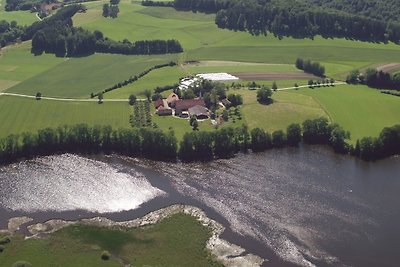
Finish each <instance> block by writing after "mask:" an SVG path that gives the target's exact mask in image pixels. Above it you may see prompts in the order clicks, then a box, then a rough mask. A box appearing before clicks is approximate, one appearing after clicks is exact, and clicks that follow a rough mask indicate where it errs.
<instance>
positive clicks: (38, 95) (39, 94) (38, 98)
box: [36, 92, 42, 100]
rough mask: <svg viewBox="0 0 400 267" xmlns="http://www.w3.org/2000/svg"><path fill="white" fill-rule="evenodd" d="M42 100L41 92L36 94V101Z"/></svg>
mask: <svg viewBox="0 0 400 267" xmlns="http://www.w3.org/2000/svg"><path fill="white" fill-rule="evenodd" d="M40 99H42V93H41V92H37V93H36V100H40Z"/></svg>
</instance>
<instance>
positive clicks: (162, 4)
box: [142, 0, 174, 7]
mask: <svg viewBox="0 0 400 267" xmlns="http://www.w3.org/2000/svg"><path fill="white" fill-rule="evenodd" d="M142 6H160V7H173V6H174V2H166V1H151V0H143V1H142Z"/></svg>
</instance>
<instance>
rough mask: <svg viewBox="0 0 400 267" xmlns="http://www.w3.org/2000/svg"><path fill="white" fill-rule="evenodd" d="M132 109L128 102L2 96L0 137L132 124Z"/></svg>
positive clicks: (0, 101) (0, 102)
mask: <svg viewBox="0 0 400 267" xmlns="http://www.w3.org/2000/svg"><path fill="white" fill-rule="evenodd" d="M132 112H133V109H132V108H131V107H130V106H129V105H128V101H126V103H120V102H104V103H103V104H97V102H62V101H52V100H43V99H42V100H34V99H26V98H20V97H12V96H1V97H0V122H1V124H0V137H5V136H7V135H8V134H21V133H23V132H36V131H37V130H39V129H43V128H46V127H53V128H56V127H58V126H62V125H75V124H78V123H87V124H88V125H110V126H112V127H113V128H119V127H122V128H123V127H131V126H130V124H129V115H130V114H131V113H132Z"/></svg>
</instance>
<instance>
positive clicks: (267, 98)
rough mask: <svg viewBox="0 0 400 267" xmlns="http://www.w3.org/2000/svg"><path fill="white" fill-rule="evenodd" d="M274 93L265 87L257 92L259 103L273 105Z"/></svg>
mask: <svg viewBox="0 0 400 267" xmlns="http://www.w3.org/2000/svg"><path fill="white" fill-rule="evenodd" d="M271 96H272V91H271V89H270V88H269V87H263V88H261V89H259V90H258V91H257V101H258V102H259V103H261V104H265V105H268V104H271V103H272V99H271Z"/></svg>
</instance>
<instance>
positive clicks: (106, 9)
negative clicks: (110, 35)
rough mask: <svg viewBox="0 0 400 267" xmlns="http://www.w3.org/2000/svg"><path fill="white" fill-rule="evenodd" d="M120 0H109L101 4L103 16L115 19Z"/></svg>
mask: <svg viewBox="0 0 400 267" xmlns="http://www.w3.org/2000/svg"><path fill="white" fill-rule="evenodd" d="M119 1H120V0H110V3H107V4H104V5H103V17H106V18H107V17H111V18H113V19H115V18H116V17H118V13H119V7H118V4H119Z"/></svg>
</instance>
